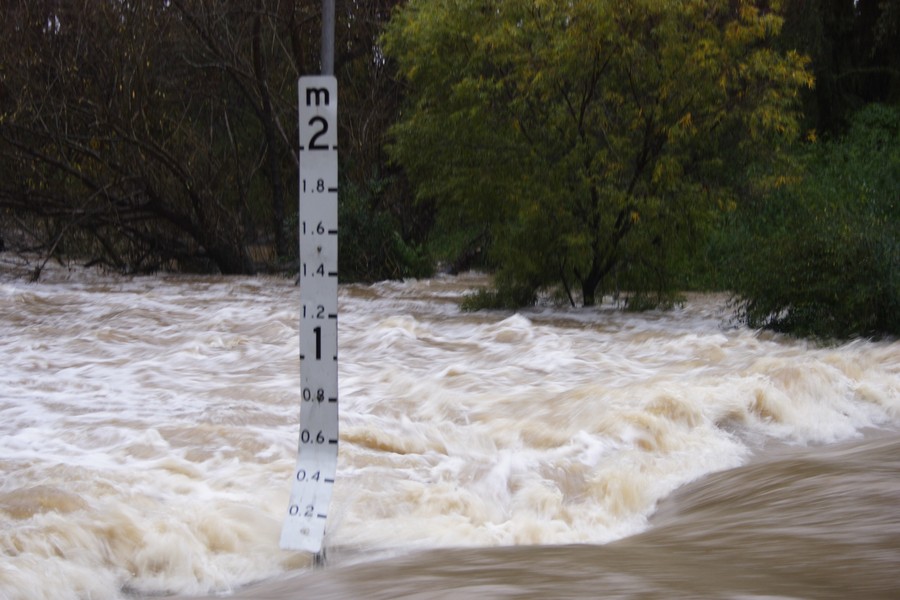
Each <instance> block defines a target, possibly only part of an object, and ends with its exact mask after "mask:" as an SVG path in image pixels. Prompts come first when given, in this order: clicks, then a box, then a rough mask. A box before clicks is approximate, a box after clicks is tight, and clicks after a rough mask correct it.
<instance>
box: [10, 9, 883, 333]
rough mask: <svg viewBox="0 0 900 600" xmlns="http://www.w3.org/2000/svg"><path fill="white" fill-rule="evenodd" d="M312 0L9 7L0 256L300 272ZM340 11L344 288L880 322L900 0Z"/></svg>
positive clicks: (819, 324) (827, 326)
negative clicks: (623, 301)
mask: <svg viewBox="0 0 900 600" xmlns="http://www.w3.org/2000/svg"><path fill="white" fill-rule="evenodd" d="M319 4H320V3H319V1H318V0H212V1H208V0H167V1H163V0H135V1H124V2H123V1H118V0H117V1H110V0H74V1H66V2H62V1H60V0H10V1H9V2H4V3H3V5H2V7H0V17H2V20H0V250H2V248H3V247H4V246H5V247H6V250H7V251H10V250H12V251H29V252H31V253H34V252H37V253H40V254H41V255H42V256H44V257H46V258H47V259H49V258H50V257H68V258H69V259H71V258H72V257H77V258H78V260H80V261H81V262H82V263H84V264H87V263H92V264H102V265H105V266H106V267H107V268H110V269H113V270H116V271H121V272H152V271H155V270H160V269H176V270H189V271H218V272H221V273H252V272H255V271H257V270H268V271H282V272H291V271H292V270H293V269H295V268H296V267H295V265H296V252H297V250H296V249H297V242H296V201H295V200H294V199H295V198H296V196H297V183H296V167H297V162H296V161H297V140H296V135H295V133H294V132H295V130H296V98H295V96H296V79H297V77H298V76H300V75H301V74H307V73H316V72H317V71H318V44H319V39H320V36H319V27H320V24H319V20H320V14H319V8H320V6H319ZM336 32H337V41H336V52H335V54H336V57H335V63H336V70H335V74H336V76H337V77H338V81H339V88H340V94H341V111H340V114H339V119H340V132H339V135H340V138H341V177H342V185H341V189H342V193H341V198H340V219H341V239H340V244H341V253H340V261H341V264H340V272H341V276H342V277H343V278H344V279H345V280H377V279H384V278H396V277H406V276H422V275H427V274H429V273H431V272H432V269H433V268H434V267H435V266H441V267H442V268H444V269H446V270H448V271H456V270H460V269H465V268H468V267H472V266H475V267H479V268H484V269H489V270H492V271H493V272H494V273H495V274H496V278H495V281H496V288H495V289H494V290H492V291H490V292H488V293H485V294H484V295H482V296H481V297H479V298H477V299H476V301H475V302H476V304H477V305H492V306H496V305H505V306H518V305H523V304H528V303H531V302H533V301H535V299H536V298H538V297H541V296H544V297H546V296H550V297H556V298H558V299H559V300H560V301H563V302H567V303H571V304H579V303H580V304H584V305H590V304H593V303H595V302H598V301H599V300H600V299H602V297H603V295H604V294H608V293H617V292H619V291H621V293H622V294H623V295H624V296H625V297H627V298H628V302H629V305H630V306H631V307H632V308H643V307H648V306H655V305H659V304H665V303H669V302H671V301H672V299H673V298H674V297H675V294H676V293H677V292H678V291H679V290H682V289H684V288H686V287H693V288H701V289H708V288H716V289H729V290H733V291H734V292H735V293H736V294H737V297H738V299H739V301H740V304H739V306H740V307H741V315H742V316H743V317H744V318H745V319H746V321H747V322H748V323H750V324H751V325H753V326H767V327H773V328H777V329H780V330H785V331H793V332H797V333H800V334H804V335H806V334H812V335H825V336H854V335H865V336H870V335H879V334H897V333H900V324H898V318H897V316H896V315H897V314H900V313H898V310H897V309H898V308H900V283H898V277H900V275H898V271H900V264H898V262H900V255H898V254H900V249H898V248H900V241H898V234H897V233H896V232H897V231H898V230H900V227H898V225H900V208H898V204H900V175H898V170H900V165H898V160H900V159H898V147H900V134H898V130H900V116H898V104H900V45H898V44H896V43H895V40H896V39H898V37H900V3H897V2H887V1H884V0H784V1H782V2H778V1H777V0H574V1H570V0H569V1H565V2H563V1H557V0H504V1H500V0H428V1H425V0H407V1H403V0H377V1H371V2H369V1H367V2H362V1H360V0H342V1H341V0H339V1H338V25H337V28H336ZM35 275H36V276H39V271H38V272H36V273H35Z"/></svg>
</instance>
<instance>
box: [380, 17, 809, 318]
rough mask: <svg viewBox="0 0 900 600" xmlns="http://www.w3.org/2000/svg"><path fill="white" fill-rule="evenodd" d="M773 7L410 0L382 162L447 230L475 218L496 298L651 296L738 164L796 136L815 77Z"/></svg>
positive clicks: (729, 184)
mask: <svg viewBox="0 0 900 600" xmlns="http://www.w3.org/2000/svg"><path fill="white" fill-rule="evenodd" d="M772 4H773V3H771V2H751V1H737V0H691V1H684V0H567V1H552V0H505V1H502V2H501V1H490V0H444V1H424V0H412V1H411V2H409V3H408V4H407V5H406V6H405V7H403V9H401V10H399V11H398V12H396V13H395V16H394V18H393V19H392V22H391V23H390V25H389V27H388V29H387V31H386V34H385V37H384V46H385V49H386V51H387V54H388V56H389V57H391V58H392V59H393V60H395V61H397V64H398V66H399V70H400V73H401V74H402V76H403V77H404V78H405V80H406V81H407V82H408V85H409V93H410V103H409V106H408V107H407V109H406V110H405V112H404V113H403V118H402V120H401V121H400V122H399V123H398V124H397V125H396V126H395V128H394V129H393V134H394V138H393V144H392V146H391V149H390V150H391V153H392V156H393V158H394V159H395V160H396V161H398V162H399V163H400V164H402V165H403V166H404V167H405V168H406V169H407V171H408V173H409V175H410V177H411V179H412V180H413V182H414V183H415V185H416V191H417V194H418V196H419V197H420V198H421V199H426V200H434V201H436V202H438V205H439V208H440V210H441V211H442V213H443V215H442V217H443V219H444V220H445V222H450V223H454V224H455V226H458V227H473V228H475V229H478V228H479V227H482V228H483V227H484V226H485V225H486V226H487V228H488V229H489V230H490V239H491V241H492V245H491V249H490V251H491V256H492V259H493V260H494V262H495V263H496V265H497V267H498V272H497V283H498V298H500V300H501V301H503V302H505V303H509V304H524V303H528V302H531V301H533V299H534V297H535V294H536V293H537V291H538V290H540V289H542V288H556V289H561V290H563V291H564V292H565V293H566V295H567V297H568V299H569V301H570V302H572V303H573V304H575V301H576V297H577V296H578V295H579V294H580V296H581V300H582V302H583V303H584V305H592V304H594V303H595V302H596V299H597V294H598V292H599V293H603V292H604V291H606V290H609V289H611V288H612V287H613V286H627V287H628V288H629V289H631V290H635V291H637V292H645V291H652V292H654V293H656V294H659V296H658V297H660V298H661V297H662V295H663V294H665V293H666V292H667V291H668V290H669V289H670V288H671V286H672V285H673V279H672V262H673V261H674V260H675V259H677V258H678V257H679V255H681V254H683V252H684V251H685V249H686V248H687V247H689V246H690V245H691V243H692V240H695V239H697V237H698V236H699V234H700V233H701V232H702V230H703V228H704V226H705V224H706V223H708V222H709V221H710V217H711V216H712V215H713V214H715V212H716V211H717V210H719V209H720V208H721V207H726V206H728V205H730V204H732V203H733V200H732V198H733V196H734V194H733V185H734V183H735V178H734V173H735V171H737V170H738V169H737V168H736V167H735V165H742V164H743V161H746V160H747V159H746V157H747V156H749V155H750V153H751V152H753V151H754V150H759V149H765V152H764V153H762V154H759V155H758V156H764V157H772V156H774V151H773V149H775V148H776V147H777V144H778V142H779V140H782V139H784V138H791V137H793V136H795V135H796V133H797V128H798V126H797V121H796V118H795V113H794V107H795V104H796V100H797V95H798V91H799V90H800V89H801V88H803V87H807V86H810V85H811V84H812V78H811V76H810V74H809V73H808V71H807V70H806V65H807V60H806V59H805V58H804V57H802V56H800V55H798V54H797V53H795V52H783V53H782V52H778V51H776V50H775V49H774V47H773V40H774V38H775V36H776V35H777V34H778V32H779V29H780V27H781V24H782V19H781V18H780V17H779V16H778V15H777V14H776V13H775V12H773V11H772V10H770V9H768V8H766V7H768V6H770V5H772Z"/></svg>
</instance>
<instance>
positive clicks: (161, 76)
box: [0, 0, 296, 273]
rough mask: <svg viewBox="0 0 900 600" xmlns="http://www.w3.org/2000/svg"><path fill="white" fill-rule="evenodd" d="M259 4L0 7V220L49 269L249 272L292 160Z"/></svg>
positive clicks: (283, 77)
mask: <svg viewBox="0 0 900 600" xmlns="http://www.w3.org/2000/svg"><path fill="white" fill-rule="evenodd" d="M274 4H275V3H271V2H266V1H264V0H259V1H258V2H255V3H252V4H250V3H243V2H227V1H223V2H215V3H212V2H208V3H207V2H197V1H193V2H175V1H173V2H111V1H104V0H101V1H97V2H92V1H87V0H78V1H75V2H57V1H53V0H41V1H38V2H24V1H15V2H9V3H7V4H5V5H4V9H3V17H4V19H3V23H2V25H0V26H2V28H3V36H2V39H3V42H2V44H0V52H2V56H3V59H2V62H3V64H4V65H5V66H7V68H5V69H4V71H3V73H2V85H3V88H4V90H5V93H4V97H3V106H2V107H0V160H2V161H3V163H4V164H5V165H7V166H10V165H12V168H13V169H14V170H15V171H16V172H18V173H20V174H21V176H20V177H18V178H15V179H13V180H4V181H2V182H0V207H3V208H5V209H9V210H12V211H14V213H15V215H16V216H17V217H18V218H19V219H20V223H22V224H23V226H30V227H31V228H32V233H33V234H34V237H35V238H36V239H39V240H44V250H45V251H46V252H48V253H61V254H69V255H72V254H82V255H84V254H86V255H87V256H89V257H92V258H93V260H94V261H97V262H103V263H106V264H107V265H109V266H111V267H113V268H115V269H118V270H124V271H145V270H153V269H156V268H160V267H161V266H164V265H171V264H172V263H173V261H176V262H177V263H178V266H179V267H180V268H185V267H186V265H188V264H190V263H206V265H209V266H207V267H205V268H210V267H211V268H216V269H218V270H219V271H221V272H222V273H246V272H252V271H253V270H254V268H255V266H254V263H253V261H252V259H251V256H250V252H249V248H250V246H251V245H252V244H254V243H256V242H257V241H259V240H260V238H262V239H265V237H266V236H265V234H264V232H265V231H267V230H268V231H272V227H271V226H270V227H265V225H264V224H265V221H267V220H268V219H267V218H266V217H267V215H270V214H272V212H275V213H276V215H277V214H278V212H279V210H281V208H280V207H281V205H282V204H283V203H282V197H283V196H284V193H283V191H282V188H283V187H284V184H283V181H284V180H286V178H287V176H288V174H289V172H290V171H289V169H286V168H284V165H283V163H284V162H285V161H286V160H289V157H290V151H291V149H292V148H293V146H294V145H295V144H296V142H295V141H294V137H295V136H294V135H291V134H286V133H284V130H287V131H291V132H292V131H293V129H294V127H293V126H291V125H290V124H291V123H294V122H296V118H295V117H291V114H292V113H293V112H295V111H296V108H295V106H296V100H295V92H294V90H295V89H296V88H295V85H294V81H295V80H296V73H295V72H294V73H292V72H291V70H292V69H291V64H290V63H289V62H288V61H285V60H281V61H280V64H281V65H282V67H281V68H280V69H278V70H276V69H275V68H274V67H270V66H269V63H270V62H273V63H274V62H275V61H274V60H272V59H271V58H270V57H271V55H272V53H273V52H276V53H281V54H282V55H283V54H284V53H285V52H286V51H287V50H286V49H288V48H290V46H289V45H288V44H286V43H283V37H282V35H281V34H282V33H283V32H284V31H285V28H284V23H285V22H286V21H285V19H287V17H286V16H285V15H282V14H280V13H278V12H276V10H275V7H274V6H269V5H274ZM213 38H215V39H214V40H213ZM263 40H265V42H264V41H263ZM273 40H275V41H273ZM13 57H15V58H13ZM20 57H21V59H20ZM286 86H287V87H286ZM277 98H280V99H281V100H280V101H279V100H278V99H277ZM285 98H290V100H288V101H287V102H285V101H284V99H285ZM285 122H287V123H288V126H284V125H283V124H284V123H285ZM260 140H262V141H261V142H260ZM294 162H295V161H294ZM267 188H268V189H269V190H272V192H271V193H270V194H266V193H265V191H264V190H266V189H267ZM282 226H283V225H281V224H279V225H278V226H277V227H275V228H274V229H275V231H278V230H279V229H280V228H281V227H282ZM280 245H282V246H283V245H284V244H280Z"/></svg>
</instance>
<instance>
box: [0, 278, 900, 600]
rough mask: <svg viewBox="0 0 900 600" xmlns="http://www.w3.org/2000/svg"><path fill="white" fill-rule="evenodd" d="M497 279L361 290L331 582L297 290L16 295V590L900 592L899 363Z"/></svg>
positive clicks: (19, 593) (3, 379) (349, 302)
mask: <svg viewBox="0 0 900 600" xmlns="http://www.w3.org/2000/svg"><path fill="white" fill-rule="evenodd" d="M485 283H486V280H485V278H483V277H481V276H478V275H466V276H462V277H457V278H453V277H447V278H437V279H432V280H425V281H408V282H392V283H381V284H376V285H372V286H363V285H355V286H342V287H341V288H340V317H339V326H340V333H339V341H340V410H341V420H340V446H339V447H340V456H339V466H338V474H337V481H336V484H335V488H334V496H333V499H332V506H331V509H330V510H329V521H328V535H327V537H326V560H325V563H324V565H321V566H315V565H314V564H313V563H312V560H311V557H310V556H307V555H304V554H299V553H294V552H287V551H283V550H281V549H279V547H278V540H279V534H280V529H281V524H282V519H283V516H284V513H285V511H286V509H287V503H288V494H289V492H290V480H291V476H292V471H293V468H294V464H295V461H296V450H297V436H298V418H299V406H300V399H299V389H300V380H299V361H298V340H297V331H298V327H297V321H298V310H297V308H298V307H297V303H298V288H297V287H295V286H294V284H293V281H291V280H286V279H279V278H271V277H253V278H249V277H248V278H213V277H205V278H204V277H184V276H157V277H143V278H116V277H108V276H102V275H97V274H85V273H83V272H79V271H68V270H66V269H62V268H55V269H50V270H47V271H45V274H44V277H43V278H42V280H41V281H40V282H38V283H28V282H27V280H25V279H22V278H14V277H12V276H11V275H8V274H7V275H0V598H2V599H4V600H6V599H9V600H19V599H32V598H34V599H40V598H47V599H54V600H55V599H66V598H72V599H75V598H78V599H82V598H84V599H87V598H90V599H92V600H96V599H122V598H150V597H158V596H176V597H178V598H189V597H194V598H196V597H222V596H226V597H238V598H258V599H262V598H272V599H284V600H286V599H289V598H290V599H300V598H316V599H319V600H321V599H324V598H385V599H387V598H423V599H424V598H471V597H482V598H735V599H743V598H848V597H853V598H896V597H900V342H892V341H883V342H868V341H857V342H852V343H849V344H844V345H840V346H833V347H820V346H816V345H814V344H811V343H808V342H803V341H797V340H792V339H789V338H783V337H780V336H775V335H772V334H767V333H760V332H756V331H751V330H748V329H746V328H743V327H738V326H735V325H734V323H732V322H731V321H730V319H729V314H730V313H729V310H728V308H727V298H726V297H724V296H715V295H696V296H688V298H687V301H686V303H685V304H684V306H682V307H679V308H676V309H675V310H672V311H668V312H650V313H642V314H631V313H625V312H621V311H618V310H616V309H615V307H614V306H612V305H611V304H606V305H603V306H600V307H597V308H594V309H587V310H585V309H578V310H574V309H567V308H554V307H544V308H536V309H532V310H523V311H520V312H517V313H512V312H477V313H462V312H460V311H459V310H458V301H459V299H460V298H461V297H462V295H463V294H465V293H467V292H468V291H471V290H473V289H475V288H477V287H479V286H482V285H484V284H485Z"/></svg>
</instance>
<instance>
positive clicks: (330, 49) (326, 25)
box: [322, 0, 334, 75]
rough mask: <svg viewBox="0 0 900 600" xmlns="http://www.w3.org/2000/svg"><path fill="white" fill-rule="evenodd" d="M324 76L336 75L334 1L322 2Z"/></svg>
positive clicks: (326, 0)
mask: <svg viewBox="0 0 900 600" xmlns="http://www.w3.org/2000/svg"><path fill="white" fill-rule="evenodd" d="M322 75H334V0H322Z"/></svg>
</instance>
